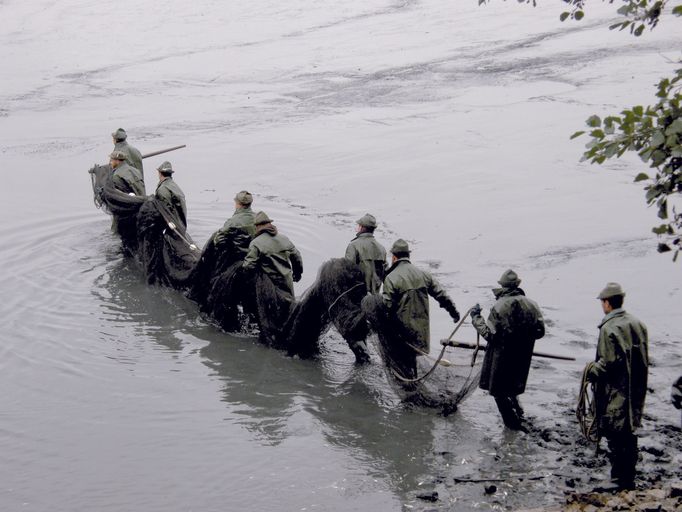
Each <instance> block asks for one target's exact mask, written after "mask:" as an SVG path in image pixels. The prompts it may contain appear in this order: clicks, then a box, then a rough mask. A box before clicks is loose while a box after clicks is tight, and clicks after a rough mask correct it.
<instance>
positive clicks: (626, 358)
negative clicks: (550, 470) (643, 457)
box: [587, 283, 649, 489]
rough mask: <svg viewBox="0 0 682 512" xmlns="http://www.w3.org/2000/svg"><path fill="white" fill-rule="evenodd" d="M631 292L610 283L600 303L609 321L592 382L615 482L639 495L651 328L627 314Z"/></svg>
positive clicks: (604, 322) (601, 329) (590, 377)
mask: <svg viewBox="0 0 682 512" xmlns="http://www.w3.org/2000/svg"><path fill="white" fill-rule="evenodd" d="M624 297H625V292H624V291H623V288H622V287H621V286H620V284H618V283H608V284H607V285H606V287H605V288H604V289H603V290H602V291H601V293H600V294H599V296H598V297H597V298H598V299H599V300H601V306H602V311H603V312H604V314H605V315H606V316H605V317H604V318H603V320H602V321H601V323H600V324H599V341H598V343H597V356H596V359H595V362H594V363H590V365H589V367H588V370H587V379H588V380H589V381H590V382H593V383H594V385H595V392H594V401H595V404H596V419H597V422H598V432H599V434H600V436H603V437H605V438H606V439H607V441H608V445H609V452H610V453H609V459H610V461H611V481H612V483H613V484H614V485H615V486H616V487H617V488H619V489H633V488H634V484H635V466H636V464H637V436H636V435H635V430H636V429H637V427H639V426H641V422H642V412H643V409H644V399H645V397H646V391H647V379H648V369H649V341H648V334H647V328H646V326H645V325H644V324H643V323H642V322H640V321H639V320H638V319H637V318H635V317H634V316H632V315H631V314H629V313H627V312H626V311H625V310H624V309H623V299H624Z"/></svg>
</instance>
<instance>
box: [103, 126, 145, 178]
mask: <svg viewBox="0 0 682 512" xmlns="http://www.w3.org/2000/svg"><path fill="white" fill-rule="evenodd" d="M111 137H112V138H113V140H114V151H121V152H122V153H123V154H124V155H125V160H126V162H127V163H128V164H129V165H130V166H131V167H134V168H135V169H137V170H138V171H140V179H141V180H142V181H143V182H144V169H143V167H142V153H140V152H139V151H138V149H137V148H135V147H133V146H131V145H130V144H128V140H127V139H128V134H127V133H126V131H125V130H124V129H123V128H119V129H118V130H116V131H115V132H113V133H112V134H111Z"/></svg>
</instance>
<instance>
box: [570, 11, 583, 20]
mask: <svg viewBox="0 0 682 512" xmlns="http://www.w3.org/2000/svg"><path fill="white" fill-rule="evenodd" d="M584 17H585V13H584V12H583V11H575V13H573V18H575V19H576V20H578V21H580V20H581V19H583V18H584Z"/></svg>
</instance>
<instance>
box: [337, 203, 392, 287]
mask: <svg viewBox="0 0 682 512" xmlns="http://www.w3.org/2000/svg"><path fill="white" fill-rule="evenodd" d="M376 227H377V220H376V219H375V218H374V216H373V215H370V214H369V213H367V214H365V215H363V216H362V217H360V218H359V219H358V221H357V228H356V232H357V236H356V237H355V238H354V239H353V240H351V242H350V243H349V244H348V247H347V248H346V259H347V260H350V261H352V262H353V263H356V264H357V265H358V266H359V267H360V270H362V273H363V274H364V276H365V285H366V286H367V292H368V293H373V294H376V293H379V291H380V290H381V283H382V282H383V281H384V276H385V275H386V249H384V246H383V245H381V244H380V243H379V242H378V241H377V239H376V238H374V230H375V229H376Z"/></svg>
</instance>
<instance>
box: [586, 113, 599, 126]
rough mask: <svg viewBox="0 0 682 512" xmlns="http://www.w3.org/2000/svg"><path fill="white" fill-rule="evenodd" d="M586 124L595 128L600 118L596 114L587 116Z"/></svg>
mask: <svg viewBox="0 0 682 512" xmlns="http://www.w3.org/2000/svg"><path fill="white" fill-rule="evenodd" d="M585 122H586V123H587V126H590V127H592V128H597V127H598V126H601V118H600V117H599V116H597V115H592V116H590V117H588V118H587V121H585Z"/></svg>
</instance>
